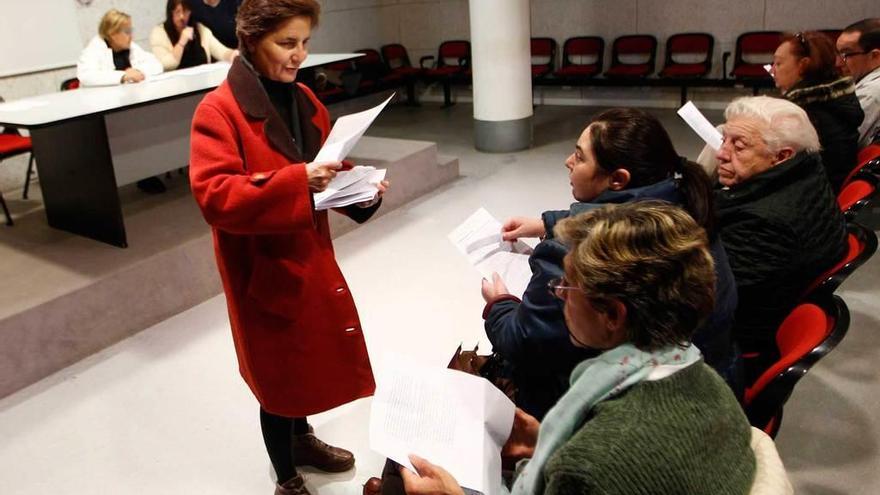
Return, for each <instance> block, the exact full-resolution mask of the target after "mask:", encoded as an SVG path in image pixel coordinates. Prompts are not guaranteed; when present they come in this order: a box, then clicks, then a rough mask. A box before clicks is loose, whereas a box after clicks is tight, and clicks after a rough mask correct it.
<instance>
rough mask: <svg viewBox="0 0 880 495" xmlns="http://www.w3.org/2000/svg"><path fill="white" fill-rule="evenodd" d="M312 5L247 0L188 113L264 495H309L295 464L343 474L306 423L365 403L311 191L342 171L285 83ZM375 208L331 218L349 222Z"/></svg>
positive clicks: (320, 121) (342, 299)
mask: <svg viewBox="0 0 880 495" xmlns="http://www.w3.org/2000/svg"><path fill="white" fill-rule="evenodd" d="M318 15H319V6H318V4H317V3H316V2H315V0H246V1H245V2H244V3H243V4H242V5H241V7H240V9H239V13H238V18H237V26H236V32H237V34H238V38H239V49H240V51H241V56H239V57H238V58H236V59H235V61H234V62H233V64H232V67H231V69H230V70H229V75H228V76H227V79H226V81H224V82H223V84H221V85H220V86H219V87H218V88H217V89H216V90H214V91H213V92H211V93H210V94H208V95H207V96H206V97H205V99H204V100H203V101H202V102H201V104H200V105H199V107H198V108H197V109H196V113H195V116H194V117H193V128H192V153H191V159H190V179H191V182H192V190H193V194H194V195H195V198H196V201H197V202H198V204H199V206H200V207H201V209H202V213H203V214H204V216H205V219H206V220H207V221H208V223H209V224H210V225H211V227H212V229H213V234H214V246H215V252H216V255H217V265H218V268H219V270H220V276H221V278H222V280H223V288H224V291H225V293H226V301H227V305H228V308H229V319H230V323H231V326H232V334H233V340H234V342H235V349H236V353H237V355H238V362H239V368H240V371H241V375H242V377H244V379H245V381H246V382H247V384H248V386H249V387H250V388H251V390H252V391H253V393H254V395H255V396H256V398H257V400H258V401H259V403H260V406H261V409H260V422H261V426H262V430H263V437H264V440H265V443H266V448H267V450H268V452H269V457H270V459H271V460H272V465H273V466H274V468H275V471H276V474H277V475H278V485H277V487H276V490H275V493H276V495H287V494H308V490H307V489H306V488H305V486H304V485H303V479H302V476H300V475H298V474H297V471H296V467H295V466H302V465H312V466H315V467H317V468H319V469H322V470H325V471H345V470H348V469H350V468H351V467H353V466H354V456H353V455H352V454H351V453H350V452H348V451H345V450H343V449H339V448H336V447H331V446H328V445H327V444H325V443H323V442H321V441H320V440H318V439H317V438H316V437H315V436H314V433H313V431H312V429H311V428H310V427H309V425H308V422H307V421H306V416H308V415H310V414H315V413H319V412H322V411H326V410H328V409H331V408H333V407H336V406H339V405H341V404H345V403H347V402H350V401H352V400H355V399H358V398H361V397H366V396H369V395H372V393H373V390H374V388H375V384H374V382H373V375H372V371H371V369H370V361H369V357H368V356H367V349H366V345H365V343H364V337H363V333H362V331H361V325H360V321H359V320H358V314H357V310H356V308H355V305H354V300H353V299H352V296H351V294H350V293H349V288H348V285H347V284H346V283H345V279H344V278H343V276H342V273H341V272H340V270H339V267H338V266H337V264H336V259H335V256H334V253H333V245H332V244H331V241H330V231H329V227H328V224H327V212H326V211H315V210H314V205H313V199H312V193H315V192H320V191H322V190H324V188H326V186H327V183H328V182H329V181H330V180H331V179H332V178H333V177H334V176H335V175H336V171H337V170H338V169H339V168H341V167H342V164H341V163H339V162H334V163H320V164H319V163H314V162H313V160H314V158H315V156H316V154H317V153H318V150H319V149H320V148H321V144H322V143H323V142H324V140H325V139H326V137H327V134H328V133H329V130H330V119H329V114H328V113H327V109H326V108H324V106H323V105H322V104H321V103H320V102H319V101H318V100H317V98H316V97H315V95H314V94H313V93H312V92H311V91H310V90H309V89H308V88H307V87H305V86H304V85H302V84H298V83H296V84H295V83H294V79H295V78H296V73H297V69H298V68H299V66H300V64H302V62H303V60H304V59H305V58H306V55H307V48H308V41H309V37H310V34H311V29H312V28H313V27H314V26H315V25H316V24H317V22H318ZM386 187H387V183H382V184H380V185H379V186H378V188H379V194H378V195H377V199H376V200H374V201H371V202H368V203H365V204H359V205H353V206H351V207H348V208H344V209H342V210H340V211H341V212H342V213H344V214H347V215H348V216H349V217H351V218H352V219H354V220H356V221H358V222H364V221H366V220H367V219H368V218H369V217H370V216H371V215H372V214H373V213H374V212H375V211H376V209H377V208H378V207H379V203H380V199H379V198H380V197H381V194H382V193H383V192H384V191H385V189H386Z"/></svg>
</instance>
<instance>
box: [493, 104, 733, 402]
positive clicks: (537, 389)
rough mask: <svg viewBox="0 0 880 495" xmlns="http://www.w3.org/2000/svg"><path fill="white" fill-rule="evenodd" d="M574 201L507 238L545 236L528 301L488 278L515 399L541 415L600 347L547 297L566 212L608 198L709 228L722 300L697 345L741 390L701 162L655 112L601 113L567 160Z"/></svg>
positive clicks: (516, 222) (727, 283)
mask: <svg viewBox="0 0 880 495" xmlns="http://www.w3.org/2000/svg"><path fill="white" fill-rule="evenodd" d="M565 166H566V168H567V169H568V177H569V180H570V182H571V189H572V195H573V196H574V199H575V200H576V202H575V203H574V204H572V205H571V207H570V208H569V209H568V210H563V211H546V212H544V213H543V215H542V217H541V218H528V217H515V218H511V219H509V220H507V221H506V222H505V224H504V226H503V231H502V237H503V238H504V239H505V240H508V241H512V240H515V239H517V238H521V237H540V238H541V239H542V241H541V242H540V243H539V244H538V245H537V247H536V248H535V251H534V253H533V254H532V256H531V258H530V260H529V264H530V266H531V268H532V279H531V280H530V282H529V285H528V287H527V288H526V291H525V293H524V294H523V296H522V299H520V298H518V297H516V296H514V295H511V294H510V293H509V291H508V290H507V288H506V286H505V285H504V281H503V280H501V279H500V277H498V276H497V275H496V276H495V277H494V280H492V281H484V282H483V287H482V293H483V298H484V299H485V301H486V306H485V309H484V310H483V317H484V319H485V329H486V334H487V336H488V337H489V340H490V341H491V342H492V345H493V349H494V350H495V351H496V352H498V353H499V354H501V356H503V357H504V358H505V359H506V360H507V361H508V363H509V364H510V366H509V367H510V374H511V375H512V379H513V381H514V383H515V384H516V385H517V387H518V392H517V396H516V403H517V405H518V406H519V407H521V408H523V409H524V410H526V412H528V413H529V414H531V415H533V416H536V417H538V418H541V417H542V416H543V415H544V414H545V413H546V412H547V410H549V409H550V407H552V406H553V404H555V403H556V401H557V400H558V399H559V397H561V396H562V394H563V393H565V391H566V390H567V389H568V386H569V375H570V374H571V371H572V369H574V367H575V365H577V363H579V362H581V361H583V360H584V359H585V358H587V357H591V356H594V355H595V354H596V351H595V350H591V349H588V348H587V349H584V348H581V347H576V346H573V345H572V344H571V342H570V340H569V338H568V328H566V325H565V318H564V315H563V310H562V304H561V303H560V302H559V301H558V300H556V299H555V298H553V297H552V296H551V295H550V294H548V292H547V289H546V286H547V283H548V281H549V280H551V279H553V278H556V277H559V276H561V275H562V268H563V264H562V260H563V258H564V257H565V255H566V254H567V253H568V249H567V247H566V246H565V245H564V244H562V243H560V242H559V241H558V240H557V239H556V238H555V237H554V235H553V228H554V226H555V225H556V223H557V222H558V221H559V220H561V219H563V218H566V217H569V216H574V215H576V214H578V213H582V212H585V211H589V210H593V209H596V208H599V207H601V206H603V205H606V204H613V203H630V202H637V201H643V200H650V199H654V200H663V201H667V202H669V203H672V204H675V205H680V206H682V207H684V209H685V210H686V211H687V212H688V213H689V214H690V215H691V216H692V217H693V218H694V219H695V220H696V222H697V224H698V225H700V226H701V227H703V228H704V229H706V231H707V232H708V233H709V238H710V241H711V244H710V248H711V252H712V256H713V258H714V259H715V269H716V271H717V275H718V276H717V280H718V282H717V284H718V285H717V287H716V293H717V297H716V304H715V308H714V309H713V311H712V312H711V315H710V317H709V319H708V320H707V321H706V323H705V324H704V325H703V326H702V327H701V328H700V329H699V330H698V332H697V335H696V337H695V341H694V343H695V344H696V345H697V347H698V348H699V349H700V350H701V351H702V352H703V354H704V357H705V360H706V363H708V364H709V365H710V366H712V367H713V368H715V369H716V370H717V371H718V372H719V373H720V374H721V375H722V376H723V377H724V378H725V380H727V381H728V382H729V383H730V385H731V387H732V388H733V389H734V390H735V391H736V392H737V393H740V389H741V367H740V363H739V359H738V353H737V352H736V349H735V347H734V346H733V344H732V337H731V333H730V332H731V327H732V323H733V321H732V320H733V313H734V312H735V310H736V285H735V283H734V280H733V275H732V274H731V272H730V266H729V264H728V261H727V255H726V254H725V252H724V248H723V246H722V245H721V242H720V241H719V239H718V236H717V235H716V232H715V213H714V206H713V193H712V184H711V182H710V180H709V178H708V176H707V175H706V173H705V172H704V171H703V169H702V168H701V167H700V166H699V165H697V164H695V163H693V162H690V161H688V160H686V159H684V158H682V157H680V156H679V155H678V153H677V152H676V151H675V147H674V146H673V145H672V140H671V139H670V138H669V134H667V133H666V130H665V129H664V128H663V125H662V124H660V121H658V120H657V118H656V117H654V116H652V115H650V114H648V113H647V112H644V111H642V110H638V109H633V108H617V109H611V110H607V111H605V112H602V113H600V114H599V115H597V116H595V117H594V118H593V119H592V121H591V122H590V123H589V125H588V126H587V127H586V129H584V131H583V132H582V133H581V135H580V137H579V139H578V140H577V143H576V144H575V150H574V152H573V153H572V154H571V155H570V156H569V157H568V159H567V160H566V161H565Z"/></svg>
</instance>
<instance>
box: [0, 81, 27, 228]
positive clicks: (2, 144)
mask: <svg viewBox="0 0 880 495" xmlns="http://www.w3.org/2000/svg"><path fill="white" fill-rule="evenodd" d="M3 101H4V100H3V98H2V97H0V103H2V102H3ZM25 153H30V154H31V156H30V159H29V160H28V168H27V174H26V175H25V179H24V193H23V197H24V199H27V189H28V185H29V183H30V176H31V170H33V166H34V150H33V145H32V143H31V138H29V137H25V136H22V135H21V133H20V132H18V129H15V128H14V127H6V128H4V129H3V130H2V131H0V162H3V160H5V159H7V158H12V157H13V156H18V155H23V154H25ZM0 208H3V214H4V215H5V216H6V225H14V223H13V221H12V215H10V214H9V208H8V207H7V206H6V200H5V199H3V194H2V193H0Z"/></svg>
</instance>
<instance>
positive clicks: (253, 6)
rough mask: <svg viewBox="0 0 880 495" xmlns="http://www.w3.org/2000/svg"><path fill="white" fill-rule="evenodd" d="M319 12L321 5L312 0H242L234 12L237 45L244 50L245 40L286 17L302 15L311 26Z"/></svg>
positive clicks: (253, 39)
mask: <svg viewBox="0 0 880 495" xmlns="http://www.w3.org/2000/svg"><path fill="white" fill-rule="evenodd" d="M320 16H321V5H320V4H318V2H317V1H316V0H244V2H243V3H242V4H241V7H239V8H238V15H236V16H235V36H236V37H238V49H239V50H241V51H242V53H248V43H249V42H254V41H257V40H259V39H260V38H262V37H263V36H265V35H267V34H269V33H271V32H272V31H274V30H275V29H277V28H278V26H279V25H281V23H283V22H285V21H287V20H288V19H291V18H293V17H305V18H307V19H308V20H309V24H310V25H311V27H313V28H314V27H317V26H318V19H319V17H320Z"/></svg>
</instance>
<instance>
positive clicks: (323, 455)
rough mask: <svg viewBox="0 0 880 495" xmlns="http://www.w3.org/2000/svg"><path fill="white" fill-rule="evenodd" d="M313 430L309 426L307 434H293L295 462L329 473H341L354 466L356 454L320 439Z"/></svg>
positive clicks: (298, 464)
mask: <svg viewBox="0 0 880 495" xmlns="http://www.w3.org/2000/svg"><path fill="white" fill-rule="evenodd" d="M313 431H314V430H312V429H311V428H309V433H306V434H305V435H293V458H294V464H296V465H297V466H312V467H314V468H316V469H320V470H321V471H326V472H328V473H341V472H343V471H348V470H349V469H351V468H353V467H354V454H352V453H351V452H349V451H347V450H345V449H340V448H339V447H333V446H332V445H327V444H326V443H324V442H322V441H321V440H318V437H316V436H315V434H314V432H313Z"/></svg>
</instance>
